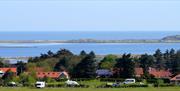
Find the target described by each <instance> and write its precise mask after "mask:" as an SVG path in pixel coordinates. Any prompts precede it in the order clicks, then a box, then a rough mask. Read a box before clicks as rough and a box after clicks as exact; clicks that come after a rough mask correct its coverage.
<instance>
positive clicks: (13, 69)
mask: <svg viewBox="0 0 180 91" xmlns="http://www.w3.org/2000/svg"><path fill="white" fill-rule="evenodd" d="M8 70H10V71H12V72H14V73H16V72H17V68H0V71H3V72H7V71H8Z"/></svg>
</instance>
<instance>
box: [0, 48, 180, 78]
mask: <svg viewBox="0 0 180 91" xmlns="http://www.w3.org/2000/svg"><path fill="white" fill-rule="evenodd" d="M4 66H5V65H4V64H3V63H2V62H1V63H0V67H4ZM6 66H7V65H6ZM14 66H16V67H17V69H18V75H20V74H22V73H23V72H25V71H26V72H32V73H33V72H34V71H35V70H34V69H35V68H37V67H40V68H43V69H44V70H45V71H57V72H59V71H67V72H68V73H69V74H70V77H71V78H95V77H96V74H95V72H96V70H97V69H109V70H113V71H114V74H113V76H112V77H113V78H130V77H134V76H135V68H136V67H141V68H143V71H144V77H145V78H148V77H150V75H149V74H148V70H149V67H153V68H156V69H159V70H161V69H164V70H167V69H168V70H170V71H171V72H172V73H173V75H177V74H179V73H180V51H179V50H178V51H175V50H174V49H171V50H167V51H166V52H164V53H163V52H161V50H159V49H157V50H156V51H155V53H154V54H152V55H149V54H142V55H140V56H132V55H131V54H123V55H122V56H120V57H119V56H116V55H106V56H105V57H104V58H103V59H98V58H97V57H96V55H95V53H94V52H93V51H91V52H90V53H86V52H85V51H81V52H80V54H78V55H75V54H73V53H72V52H71V51H69V50H67V49H61V50H59V51H57V52H56V53H54V52H52V51H48V52H47V53H46V54H41V56H39V57H33V58H30V59H29V60H28V63H22V62H19V63H17V64H15V65H14Z"/></svg>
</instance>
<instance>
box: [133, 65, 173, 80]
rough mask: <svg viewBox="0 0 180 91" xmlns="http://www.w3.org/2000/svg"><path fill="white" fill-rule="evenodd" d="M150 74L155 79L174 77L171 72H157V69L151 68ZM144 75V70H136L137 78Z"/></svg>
mask: <svg viewBox="0 0 180 91" xmlns="http://www.w3.org/2000/svg"><path fill="white" fill-rule="evenodd" d="M148 72H149V74H150V75H152V76H154V77H155V78H170V77H171V76H172V74H171V72H170V71H169V70H157V69H155V68H151V67H150V68H149V70H148ZM143 74H144V72H143V69H142V68H135V76H136V77H141V76H142V75H143Z"/></svg>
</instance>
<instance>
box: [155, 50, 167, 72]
mask: <svg viewBox="0 0 180 91" xmlns="http://www.w3.org/2000/svg"><path fill="white" fill-rule="evenodd" d="M154 57H155V60H156V67H157V68H158V69H164V68H165V61H164V58H163V54H162V53H161V50H160V49H157V50H156V52H155V54H154Z"/></svg>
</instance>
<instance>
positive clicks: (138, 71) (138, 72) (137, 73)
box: [135, 68, 144, 77]
mask: <svg viewBox="0 0 180 91" xmlns="http://www.w3.org/2000/svg"><path fill="white" fill-rule="evenodd" d="M143 74H144V72H143V68H135V76H136V77H141V76H142V75H143Z"/></svg>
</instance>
